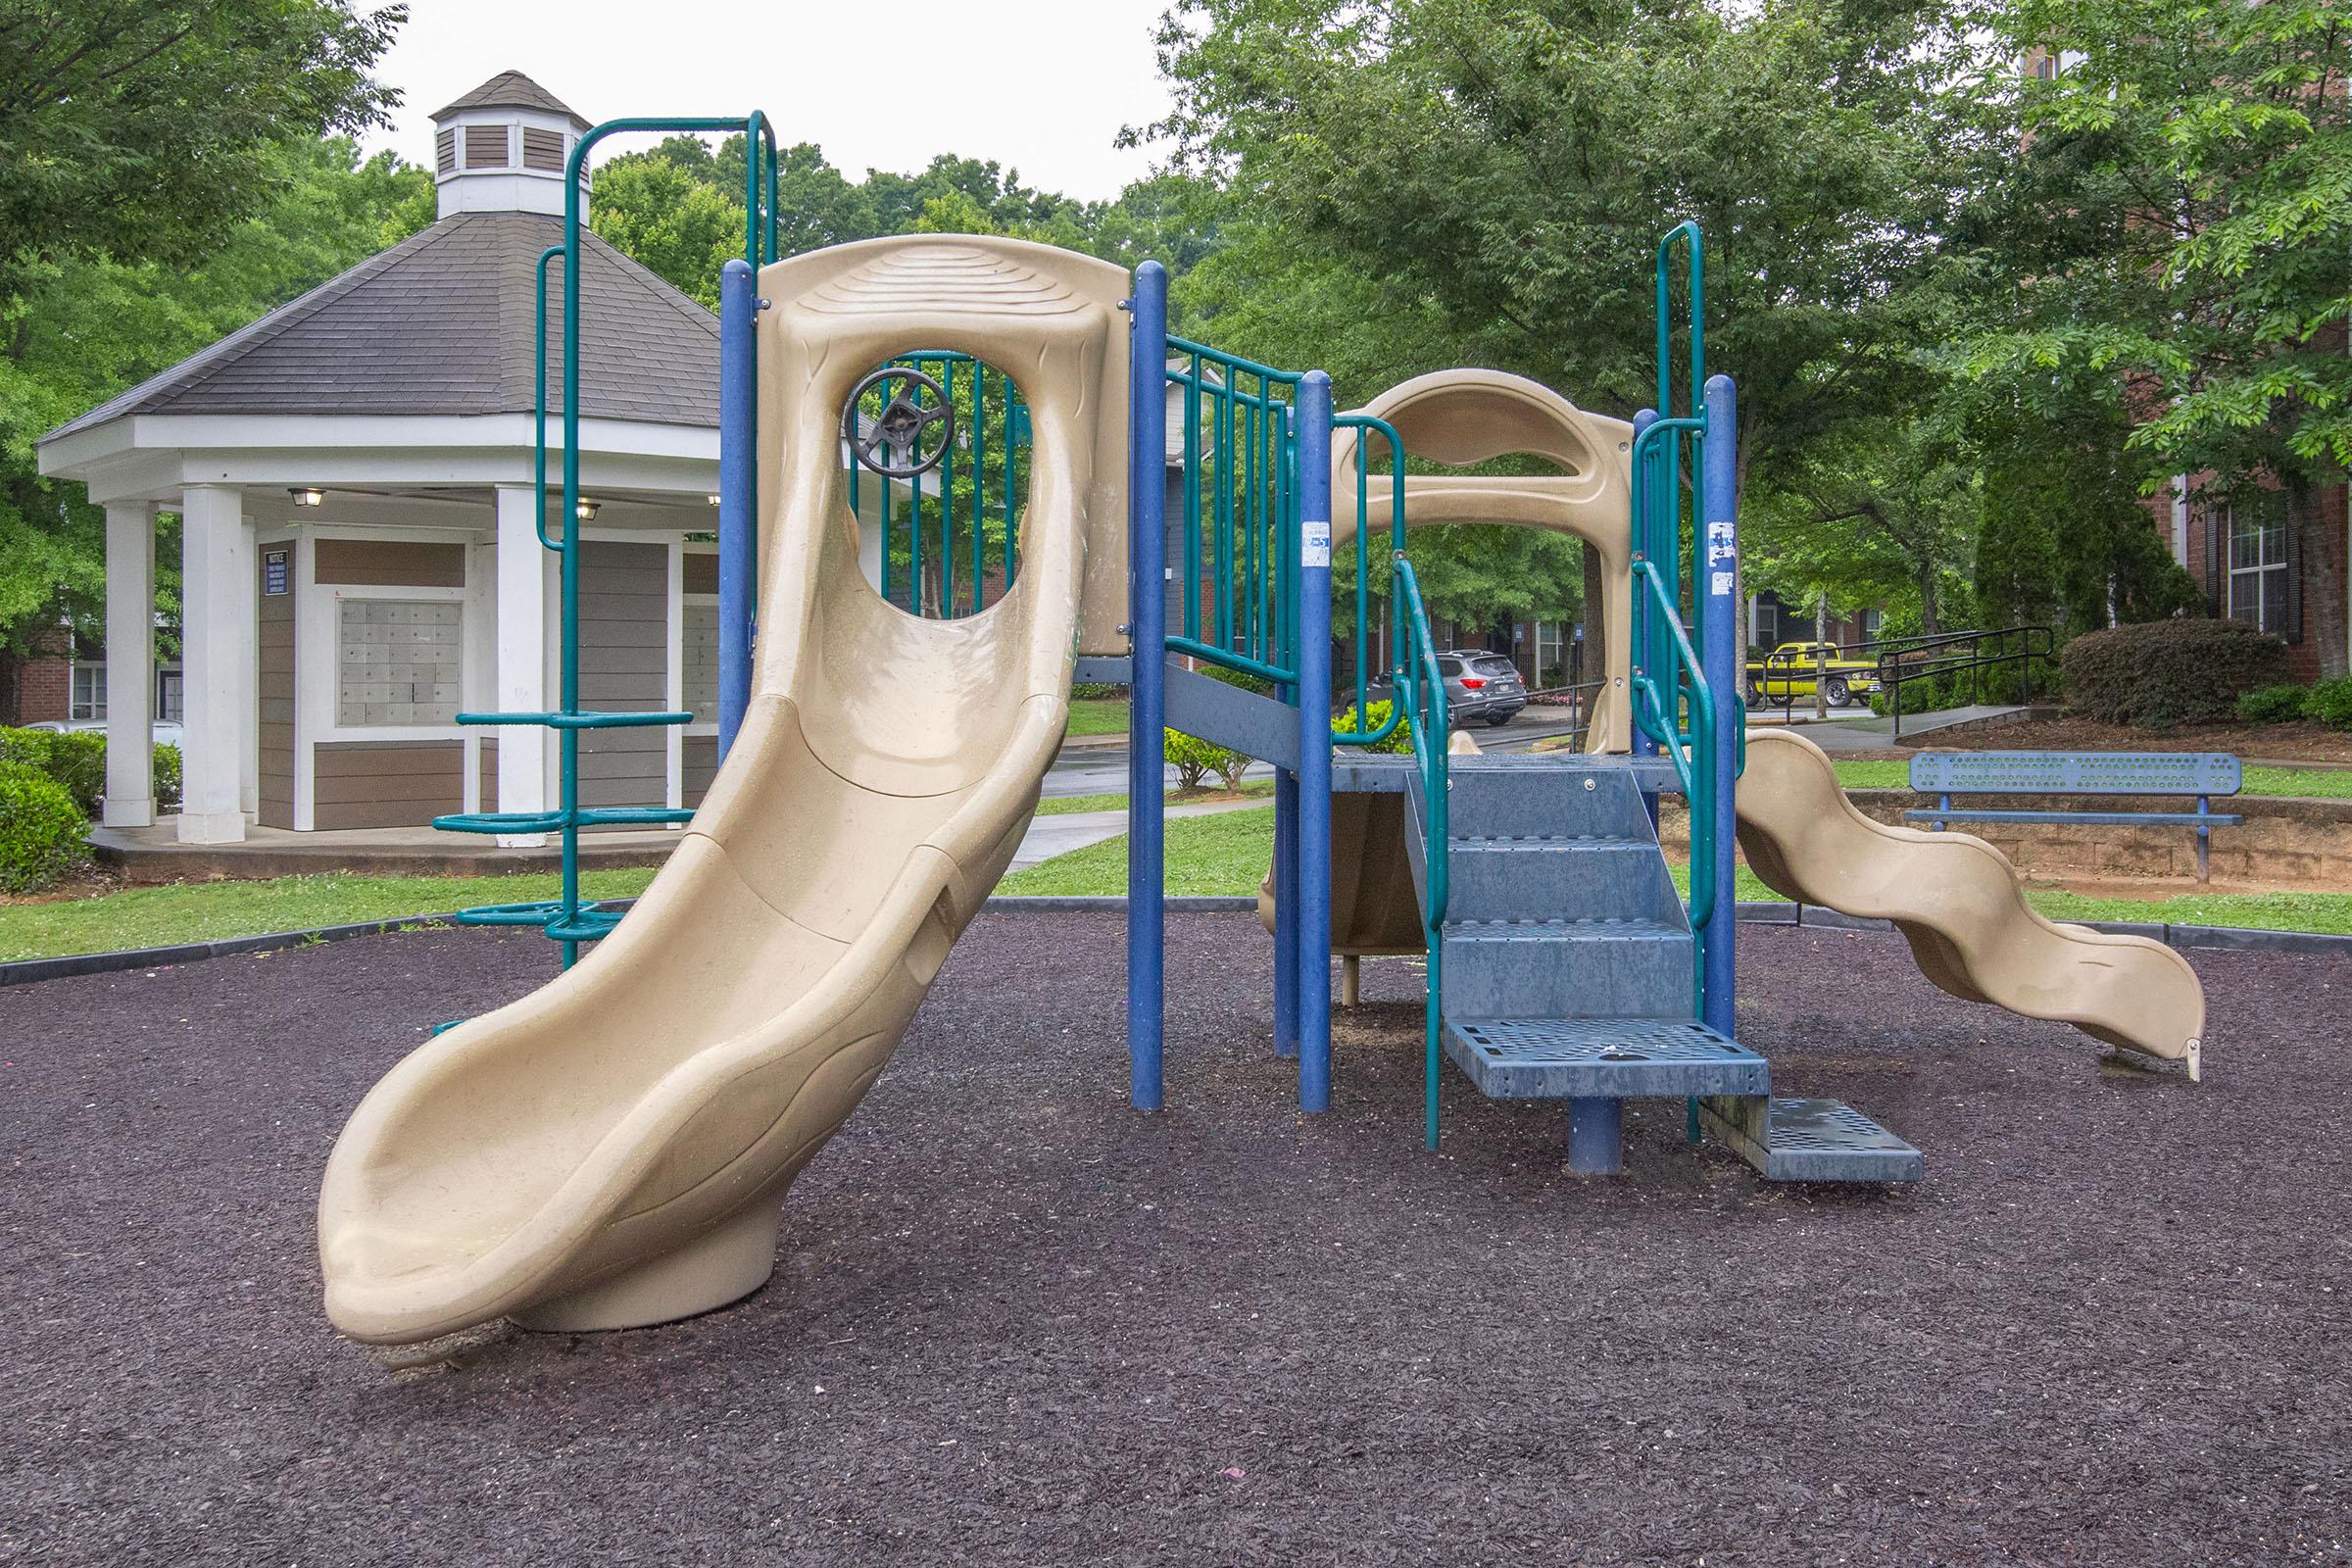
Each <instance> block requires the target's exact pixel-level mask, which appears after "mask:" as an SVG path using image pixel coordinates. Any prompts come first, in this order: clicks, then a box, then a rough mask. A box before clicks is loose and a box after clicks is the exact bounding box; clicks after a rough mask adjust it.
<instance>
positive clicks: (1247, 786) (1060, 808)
mask: <svg viewBox="0 0 2352 1568" xmlns="http://www.w3.org/2000/svg"><path fill="white" fill-rule="evenodd" d="M1219 793H1222V792H1221V791H1220V792H1219ZM1241 793H1242V794H1244V795H1250V796H1269V795H1272V794H1273V793H1274V781H1273V780H1272V779H1270V778H1253V779H1250V780H1248V781H1247V782H1245V783H1244V784H1243V785H1242V789H1241ZM1189 799H1192V797H1188V796H1187V795H1185V794H1184V793H1183V792H1182V791H1181V790H1170V791H1168V794H1167V802H1168V804H1169V805H1170V806H1182V805H1184V804H1185V803H1186V802H1187V801H1188V800H1189ZM1125 809H1127V797H1126V796H1125V795H1123V794H1122V795H1049V796H1047V797H1046V798H1045V799H1043V800H1041V801H1039V802H1038V803H1037V814H1038V815H1040V816H1068V815H1071V814H1073V813H1075V812H1079V811H1124V810H1125Z"/></svg>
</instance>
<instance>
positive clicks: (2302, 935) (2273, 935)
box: [0, 894, 2352, 986]
mask: <svg viewBox="0 0 2352 1568" xmlns="http://www.w3.org/2000/svg"><path fill="white" fill-rule="evenodd" d="M636 902H637V901H636V900H635V899H607V900H604V901H603V902H602V903H599V904H597V905H595V906H594V907H596V908H600V909H626V908H628V907H630V906H632V905H634V904H635V903H636ZM1126 907H1127V900H1126V897H1125V896H1124V895H1123V894H1106V895H1098V896H1093V897H1080V896H1075V895H1073V896H1069V897H1003V898H996V897H992V898H990V899H989V900H988V901H987V902H985V903H984V904H982V905H981V906H980V911H981V912H982V913H983V914H1118V913H1121V912H1123V911H1124V910H1125V909H1126ZM1161 907H1162V908H1163V909H1165V910H1166V911H1167V912H1168V913H1170V914H1236V913H1241V912H1243V911H1245V910H1246V911H1248V912H1250V913H1255V912H1256V911H1257V900H1255V899H1253V898H1248V897H1228V896H1215V895H1212V896H1175V895H1171V896H1170V897H1168V898H1167V899H1165V900H1163V901H1162V903H1161ZM1738 917H1739V921H1740V924H1741V925H1793V926H1809V927H1811V928H1812V929H1814V930H1817V931H1869V932H1890V931H1892V930H1893V929H1894V922H1893V921H1891V920H1873V919H1868V918H1865V917H1863V916H1860V915H1852V914H1840V913H1838V911H1837V910H1836V909H1825V908H1823V907H1820V906H1819V905H1814V904H1805V905H1797V904H1782V903H1748V904H1742V905H1740V907H1739V916H1738ZM456 923H457V916H456V915H455V914H454V913H451V914H404V915H397V916H393V917H390V918H387V919H382V920H361V921H357V922H355V923H353V924H351V925H329V926H321V927H319V929H318V930H315V931H273V932H270V934H269V935H267V936H254V937H223V938H221V940H220V941H218V942H189V943H182V944H180V945H179V946H176V947H169V948H133V949H130V950H128V951H126V952H123V953H76V954H71V955H68V956H64V957H57V958H21V959H18V960H17V961H15V962H13V963H0V986H24V985H33V984H37V983H38V982H40V981H43V980H68V979H72V978H73V977H75V976H77V975H92V974H116V973H120V972H122V971H123V970H126V969H161V968H167V967H170V966H172V965H175V964H182V963H194V962H196V961H198V960H199V959H203V958H227V957H233V956H236V955H238V954H241V953H270V952H274V951H276V950H278V949H280V948H296V947H304V946H307V945H309V944H311V943H314V942H342V941H344V940H346V939H348V938H351V937H372V936H382V935H383V934H385V933H386V932H391V931H400V930H404V929H406V928H407V927H410V926H419V925H426V926H433V925H437V926H454V925H455V924H456ZM2065 923H2066V924H2071V925H2084V926H2088V927H2089V928H2090V929H2091V930H2093V931H2104V932H2107V933H2108V934H2110V935H2115V936H2133V937H2147V938H2149V939H2151V940H2153V941H2157V942H2161V943H2163V944H2165V945H2166V946H2167V947H2172V948H2181V949H2202V950H2204V951H2207V952H2214V953H2287V954H2305V955H2309V956H2316V957H2344V956H2352V936H2335V935H2332V934H2329V933H2327V932H2320V931H2266V930H2261V929H2259V928H2256V927H2251V926H2232V925H2165V924H2160V923H2156V922H2152V921H2136V920H2075V921H2068V922H2065ZM515 929H517V930H519V929H521V928H520V927H516V928H515Z"/></svg>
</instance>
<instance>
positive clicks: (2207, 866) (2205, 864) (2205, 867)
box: [2197, 822, 2213, 883]
mask: <svg viewBox="0 0 2352 1568" xmlns="http://www.w3.org/2000/svg"><path fill="white" fill-rule="evenodd" d="M2212 843H2213V829H2211V828H2209V827H2207V826H2206V825H2205V824H2204V823H2202V822H2200V823H2198V824H2197V881H2198V882H2199V883H2205V882H2210V881H2212V880H2213V864H2212V860H2211V858H2210V857H2211V846H2212Z"/></svg>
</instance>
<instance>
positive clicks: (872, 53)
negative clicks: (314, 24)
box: [368, 0, 1168, 200]
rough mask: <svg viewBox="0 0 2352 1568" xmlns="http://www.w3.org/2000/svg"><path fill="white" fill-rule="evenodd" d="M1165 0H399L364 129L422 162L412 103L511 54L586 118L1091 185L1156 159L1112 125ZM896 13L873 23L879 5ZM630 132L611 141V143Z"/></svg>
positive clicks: (1114, 182)
mask: <svg viewBox="0 0 2352 1568" xmlns="http://www.w3.org/2000/svg"><path fill="white" fill-rule="evenodd" d="M1166 5H1167V0H668V3H665V4H649V3H647V0H625V3H624V0H568V3H559V0H409V23H408V25H407V26H405V27H403V28H402V29H401V31H400V34H399V41H398V42H397V43H396V44H395V45H394V46H393V48H392V51H391V53H390V54H389V55H388V56H387V58H386V59H385V61H384V62H383V65H382V67H381V69H380V72H379V74H380V75H381V76H382V77H383V79H384V80H386V81H388V82H390V83H391V84H392V85H394V86H396V87H399V88H401V89H403V90H404V91H405V92H406V93H407V95H408V100H407V102H406V103H405V104H403V105H402V107H401V108H400V109H399V110H398V111H396V113H395V117H394V121H393V123H392V125H391V126H390V127H389V128H388V129H383V130H378V131H377V132H375V133H374V134H373V135H371V136H370V137H369V138H368V150H369V151H374V150H376V149H378V148H384V147H389V148H391V149H392V150H393V151H395V152H397V153H399V154H400V155H401V156H402V157H404V158H406V159H408V160H409V161H410V162H412V163H418V164H425V163H429V162H430V161H431V154H432V130H431V125H430V123H429V121H428V120H427V118H426V117H427V116H429V115H430V114H431V113H432V112H433V111H434V110H436V109H438V108H440V107H441V106H442V105H443V104H446V103H448V102H449V101H450V100H451V99H453V98H456V97H458V96H459V95H460V94H462V93H465V92H466V91H468V90H469V89H471V88H473V87H475V86H477V85H479V84H480V83H481V82H483V81H486V80H487V79H489V78H490V77H491V76H494V75H496V74H497V73H499V72H502V71H519V72H521V73H523V74H525V75H527V76H529V77H531V78H532V79H533V80H534V81H537V82H538V83H539V84H540V85H542V86H544V87H545V88H547V90H548V91H550V92H552V93H554V94H555V95H556V96H557V97H558V98H561V99H562V100H564V102H565V103H567V104H569V105H570V106H571V107H572V108H573V109H575V110H577V111H578V112H579V113H580V114H581V115H582V116H583V117H585V118H586V119H588V120H591V121H601V120H617V119H620V118H622V117H624V116H632V115H729V116H732V115H742V114H749V113H750V112H751V111H752V110H754V109H759V110H763V111H765V112H766V114H767V115H768V117H769V118H770V119H771V120H772V121H774V122H775V123H776V133H777V136H778V137H779V139H780V140H781V141H782V142H783V143H784V144H785V145H787V146H789V145H791V144H792V143H794V142H801V141H812V142H815V143H817V144H818V145H819V146H821V147H823V148H824V150H825V155H826V157H828V158H830V159H831V160H832V161H833V164H834V165H835V167H837V168H839V169H840V170H842V171H843V172H845V173H846V174H848V175H849V177H850V178H852V179H857V178H858V177H860V176H861V175H863V173H864V172H865V171H866V170H868V169H885V170H892V171H896V172H901V173H911V172H914V171H916V170H918V169H920V168H922V166H923V165H925V164H927V163H929V162H930V161H931V157H932V155H933V154H935V153H943V152H949V153H955V154H957V155H958V156H960V157H965V158H981V159H989V158H993V159H995V160H996V161H997V162H999V163H1000V164H1004V165H1005V166H1007V167H1009V168H1013V169H1017V170H1018V171H1019V172H1020V177H1021V181H1022V183H1023V184H1026V185H1030V186H1033V187H1036V188H1038V189H1043V190H1054V191H1060V192H1061V193H1063V194H1065V195H1069V196H1076V197H1081V198H1085V199H1089V200H1097V199H1102V198H1105V197H1110V196H1115V195H1117V194H1118V191H1119V188H1120V187H1121V186H1122V185H1124V184H1126V183H1127V182H1128V181H1130V180H1134V179H1140V178H1142V177H1143V176H1144V175H1146V174H1147V173H1149V172H1151V169H1150V165H1151V156H1152V155H1151V154H1150V153H1148V152H1145V151H1131V152H1120V151H1118V150H1116V149H1115V148H1113V147H1112V146H1111V140H1112V138H1113V137H1115V136H1116V135H1117V134H1118V131H1119V127H1120V126H1121V125H1123V124H1136V125H1141V124H1144V123H1149V122H1151V121H1153V120H1156V119H1158V118H1159V117H1160V116H1161V115H1162V114H1164V113H1165V112H1166V109H1167V104H1168V95H1167V92H1166V90H1165V89H1164V87H1163V86H1162V85H1161V83H1160V80H1159V76H1158V71H1157V66H1156V64H1155V62H1154V61H1153V58H1152V25H1153V24H1154V23H1155V22H1156V20H1157V19H1158V16H1159V14H1160V12H1161V11H1162V10H1164V9H1165V8H1166ZM886 16H887V17H889V18H891V19H892V25H891V26H890V27H889V29H888V30H889V33H890V34H892V35H894V36H892V37H889V38H885V36H884V29H883V26H882V25H881V21H882V19H883V18H884V17H886ZM642 144H643V143H642V142H639V141H635V140H633V139H631V140H622V141H620V142H619V143H618V145H617V146H615V144H614V143H613V142H608V143H606V144H605V145H606V146H607V147H611V148H613V150H615V151H620V150H625V149H626V148H627V147H629V146H631V145H642Z"/></svg>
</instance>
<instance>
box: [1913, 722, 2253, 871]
mask: <svg viewBox="0 0 2352 1568" xmlns="http://www.w3.org/2000/svg"><path fill="white" fill-rule="evenodd" d="M2244 782H2245V772H2244V769H2243V767H2241V766H2240V764H2239V762H2238V760H2237V758H2236V757H2235V756H2233V755H2231V754H2230V753H2229V752H1923V753H1921V754H1920V755H1919V756H1917V757H1914V758H1912V759H1911V788H1912V789H1913V790H1914V791H1916V792H1918V793H1919V794H1921V795H1933V796H1935V797H1936V805H1935V806H1933V807H1919V808H1915V809H1911V810H1908V811H1905V812H1904V813H1903V815H1904V817H1905V818H1906V819H1908V820H1911V821H1919V822H1932V823H1934V824H1935V830H1936V832H1938V833H1940V832H1942V831H1943V830H1944V829H1945V828H1946V827H1947V826H1949V825H1950V824H1951V823H1954V822H2061V823H2066V822H2074V823H2082V824H2086V825H2094V826H2131V827H2142V826H2152V827H2168V826H2170V827H2193V828H2195V829H2196V830H2197V880H2198V881H2199V882H2204V881H2207V880H2209V879H2210V865H2209V859H2210V854H2211V847H2212V840H2213V830H2214V829H2215V828H2217V827H2236V826H2238V825H2239V824H2240V823H2242V822H2244V821H2245V818H2244V817H2243V816H2241V815H2237V814H2235V813H2232V812H2222V811H2216V810H2214V809H2213V797H2214V796H2216V795H2220V796H2225V797H2226V796H2231V795H2235V794H2236V793H2237V792H2238V790H2239V789H2240V788H2242V787H2243V786H2244ZM1955 795H1960V796H1967V795H2060V796H2077V797H2083V796H2107V797H2130V796H2137V797H2142V798H2145V797H2149V796H2155V797H2175V798H2189V797H2193V798H2194V799H2195V801H2196V803H2197V804H2196V809H2195V810H2193V811H2190V810H2180V811H2099V810H2056V809H2046V810H2036V809H1995V808H1960V809H1955V808H1954V807H1953V805H1952V797H1954V796H1955Z"/></svg>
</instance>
